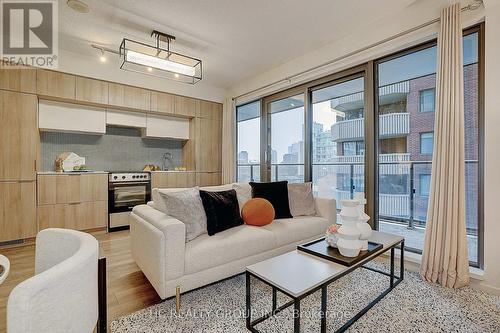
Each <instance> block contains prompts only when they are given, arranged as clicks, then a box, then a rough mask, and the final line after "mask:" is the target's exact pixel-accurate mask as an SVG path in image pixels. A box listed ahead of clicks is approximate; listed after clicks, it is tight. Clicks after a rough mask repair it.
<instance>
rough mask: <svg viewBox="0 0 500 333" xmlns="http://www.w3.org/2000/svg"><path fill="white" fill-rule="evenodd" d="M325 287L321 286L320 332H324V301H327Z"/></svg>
mask: <svg viewBox="0 0 500 333" xmlns="http://www.w3.org/2000/svg"><path fill="white" fill-rule="evenodd" d="M327 297H328V294H327V287H326V286H324V287H323V288H321V333H326V302H327Z"/></svg>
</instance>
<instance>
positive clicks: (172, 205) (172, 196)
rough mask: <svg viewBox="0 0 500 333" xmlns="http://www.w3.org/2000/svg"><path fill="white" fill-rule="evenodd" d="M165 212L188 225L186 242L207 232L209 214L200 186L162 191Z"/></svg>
mask: <svg viewBox="0 0 500 333" xmlns="http://www.w3.org/2000/svg"><path fill="white" fill-rule="evenodd" d="M160 196H161V198H162V199H163V203H164V205H163V206H164V208H165V210H166V211H165V212H164V213H165V214H167V215H170V216H172V217H173V218H176V219H178V220H179V221H181V222H182V223H184V224H185V225H186V242H189V241H191V240H193V239H195V238H196V237H198V236H200V235H202V234H206V233H207V216H206V214H205V209H204V208H203V203H202V201H201V197H200V191H199V190H198V188H190V189H187V190H184V191H176V192H160Z"/></svg>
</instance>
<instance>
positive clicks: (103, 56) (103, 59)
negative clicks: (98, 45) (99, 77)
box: [99, 49, 107, 62]
mask: <svg viewBox="0 0 500 333" xmlns="http://www.w3.org/2000/svg"><path fill="white" fill-rule="evenodd" d="M99 60H101V62H106V60H107V59H106V55H105V53H104V49H101V55H100V56H99Z"/></svg>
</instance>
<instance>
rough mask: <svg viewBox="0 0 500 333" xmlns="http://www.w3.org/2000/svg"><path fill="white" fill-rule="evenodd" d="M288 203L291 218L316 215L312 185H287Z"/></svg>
mask: <svg viewBox="0 0 500 333" xmlns="http://www.w3.org/2000/svg"><path fill="white" fill-rule="evenodd" d="M288 201H289V202H290V212H291V213H292V216H293V217H297V216H314V215H316V209H315V208H314V197H313V193H312V183H293V184H288Z"/></svg>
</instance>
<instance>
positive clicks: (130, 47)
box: [120, 30, 202, 84]
mask: <svg viewBox="0 0 500 333" xmlns="http://www.w3.org/2000/svg"><path fill="white" fill-rule="evenodd" d="M151 36H154V37H155V38H156V46H152V45H148V44H144V43H141V42H136V41H133V40H130V39H127V38H124V39H123V41H122V43H121V45H120V59H121V65H120V68H121V69H123V70H128V71H132V72H138V73H142V74H147V75H154V76H159V77H162V78H167V79H172V80H176V81H181V82H185V83H191V84H194V83H196V82H198V81H200V80H201V79H202V64H201V60H199V59H196V58H192V57H189V56H186V55H183V54H180V53H176V52H172V51H170V42H171V41H173V40H175V37H174V36H171V35H168V34H165V33H162V32H159V31H156V30H153V32H152V33H151ZM161 43H166V48H162V47H161V45H160V44H161Z"/></svg>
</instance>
